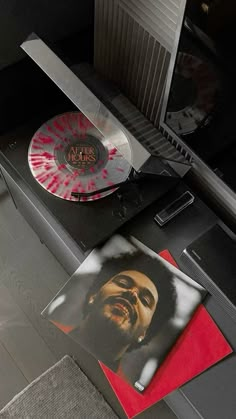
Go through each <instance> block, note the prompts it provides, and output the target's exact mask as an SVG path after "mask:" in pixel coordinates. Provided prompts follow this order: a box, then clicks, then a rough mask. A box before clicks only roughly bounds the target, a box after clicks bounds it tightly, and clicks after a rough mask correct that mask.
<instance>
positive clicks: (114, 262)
mask: <svg viewBox="0 0 236 419" xmlns="http://www.w3.org/2000/svg"><path fill="white" fill-rule="evenodd" d="M205 295H206V291H205V289H204V288H202V287H201V286H200V285H199V284H197V283H196V282H195V281H193V280H192V279H191V278H189V277H188V276H187V275H185V274H184V273H182V272H181V271H179V270H178V269H177V268H176V267H174V266H173V265H171V264H170V263H169V262H167V261H165V260H163V258H161V257H160V256H158V255H157V254H156V253H155V252H153V251H152V250H150V249H148V248H147V247H146V246H145V245H143V244H142V243H141V242H139V241H138V240H136V239H135V238H133V237H130V238H129V239H127V238H124V237H122V236H120V235H115V236H113V237H112V238H111V239H110V240H109V241H108V242H107V243H106V244H105V245H104V246H103V247H102V248H99V249H95V250H93V251H92V252H91V253H90V255H89V256H88V257H87V258H86V260H85V261H84V262H83V263H82V265H81V266H80V267H79V268H78V269H77V271H76V272H75V273H74V275H72V277H71V278H70V279H69V281H68V282H67V283H66V285H65V286H64V287H63V288H62V289H61V290H60V291H59V293H58V294H57V295H56V296H55V298H54V299H53V300H52V301H51V302H50V304H49V305H48V306H47V307H46V308H45V310H44V311H43V313H42V314H43V316H45V317H46V318H48V319H49V320H50V321H51V322H52V323H54V325H56V326H57V327H58V328H59V329H61V330H62V331H63V332H65V333H66V334H68V335H69V336H71V337H72V338H73V339H74V340H75V341H77V342H78V343H79V344H81V345H82V346H83V347H84V348H85V349H87V350H88V351H89V352H90V353H91V354H93V355H94V357H95V358H97V359H98V360H99V361H100V362H102V363H103V364H105V365H106V366H107V367H108V368H109V369H110V370H111V371H113V372H114V373H116V374H117V375H118V376H120V377H121V378H123V379H124V380H126V381H127V382H128V383H129V384H131V385H132V386H133V387H134V388H135V390H137V391H138V392H141V393H143V392H144V394H145V391H144V390H145V389H146V388H147V386H148V385H149V384H150V382H151V381H152V378H153V376H154V375H155V372H156V371H157V370H158V369H159V368H160V366H161V364H162V363H163V360H164V359H165V357H166V356H167V355H168V353H169V352H170V350H171V348H172V347H173V345H174V343H175V342H176V340H177V338H178V337H179V336H180V334H181V333H182V332H183V330H184V329H185V327H186V325H187V324H188V323H189V321H190V319H191V318H192V316H193V314H194V312H195V311H196V309H197V307H198V306H199V304H200V303H201V301H202V299H203V298H204V296H205Z"/></svg>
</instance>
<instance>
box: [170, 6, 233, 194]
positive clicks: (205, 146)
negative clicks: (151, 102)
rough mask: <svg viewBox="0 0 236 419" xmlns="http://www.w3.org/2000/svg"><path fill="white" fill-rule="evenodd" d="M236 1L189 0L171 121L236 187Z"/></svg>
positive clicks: (209, 163) (176, 64) (171, 105)
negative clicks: (235, 58)
mask: <svg viewBox="0 0 236 419" xmlns="http://www.w3.org/2000/svg"><path fill="white" fill-rule="evenodd" d="M235 22H236V3H235V2H234V1H233V0H226V1H223V0H206V1H204V2H202V1H199V0H195V1H192V0H188V1H187V7H186V13H185V19H184V24H183V27H182V31H181V36H180V42H179V48H178V53H177V59H176V63H175V70H174V76H173V79H172V84H171V90H170V97H169V102H168V105H167V112H166V115H165V122H166V124H167V125H168V126H169V127H170V128H171V129H172V130H173V131H174V132H175V133H176V134H177V135H178V136H179V137H180V138H181V139H182V140H183V141H184V142H185V143H186V144H187V145H188V146H189V147H190V148H191V149H192V150H193V151H194V152H195V153H196V154H197V155H199V156H200V157H201V158H202V159H203V160H204V161H205V163H207V164H208V166H210V167H211V168H212V169H213V171H215V173H216V174H217V175H218V176H219V177H220V178H221V179H222V180H223V181H224V182H225V183H226V184H227V185H228V186H230V187H231V188H232V189H233V191H236V168H235V167H236V166H235V163H236V101H235V98H236V73H235V70H236V68H235V64H234V51H235V41H236V27H235Z"/></svg>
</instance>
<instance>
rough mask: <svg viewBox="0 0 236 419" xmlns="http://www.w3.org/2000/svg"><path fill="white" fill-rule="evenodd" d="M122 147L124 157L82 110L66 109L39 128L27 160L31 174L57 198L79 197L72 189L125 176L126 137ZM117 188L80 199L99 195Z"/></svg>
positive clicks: (127, 168) (102, 184)
mask: <svg viewBox="0 0 236 419" xmlns="http://www.w3.org/2000/svg"><path fill="white" fill-rule="evenodd" d="M123 150H124V153H123V155H124V156H125V158H124V157H123V156H122V155H121V154H120V153H119V151H118V150H117V149H116V148H115V147H114V144H110V143H109V141H108V139H106V138H104V137H103V136H102V135H101V134H100V132H99V131H98V130H97V129H96V128H95V127H94V125H92V123H91V122H90V121H89V120H88V119H87V118H86V117H85V116H84V115H83V114H82V113H81V112H67V113H64V114H61V115H57V116H55V117H54V118H52V119H50V120H49V121H47V122H46V123H44V124H43V125H42V126H41V127H40V128H39V129H38V131H37V132H36V133H35V134H34V136H33V138H32V140H31V143H30V146H29V152H28V160H29V166H30V169H31V172H32V174H33V176H34V178H35V179H36V180H37V181H38V182H39V184H40V185H41V186H42V187H43V188H44V189H46V190H47V191H48V192H50V193H51V194H53V195H55V196H57V197H59V198H62V199H66V200H69V201H78V198H76V197H73V196H71V193H72V192H79V193H90V192H93V191H99V190H100V189H104V188H107V187H108V186H113V185H115V184H117V183H120V182H123V181H125V180H126V179H127V177H128V175H129V173H130V170H131V166H130V164H129V163H128V161H130V157H131V149H130V145H129V141H128V139H127V143H126V144H124V147H123ZM126 158H127V160H126ZM116 189H117V188H114V189H111V190H108V191H105V192H102V193H99V192H98V193H97V194H95V195H92V196H83V197H81V198H80V200H81V201H93V200H96V199H100V198H103V197H105V196H107V195H109V194H111V193H112V192H114V191H115V190H116Z"/></svg>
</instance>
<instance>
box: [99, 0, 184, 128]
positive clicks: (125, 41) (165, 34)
mask: <svg viewBox="0 0 236 419" xmlns="http://www.w3.org/2000/svg"><path fill="white" fill-rule="evenodd" d="M180 1H181V0H95V39H94V47H95V48H94V51H95V54H94V66H95V69H96V70H97V71H98V72H99V73H101V74H102V75H103V76H105V77H106V78H107V79H110V80H112V81H114V82H115V83H116V84H117V85H118V86H119V88H120V89H121V91H122V92H123V93H124V94H125V95H126V96H127V97H128V98H129V99H130V100H131V101H132V102H133V104H134V105H135V106H136V107H137V109H138V110H139V111H141V112H142V114H144V115H145V116H146V117H147V118H148V119H149V121H151V122H152V123H153V125H154V126H155V127H158V126H159V120H160V114H161V106H162V99H163V94H164V87H165V81H166V74H167V69H168V65H169V60H170V54H171V51H172V47H173V43H174V38H175V31H176V25H177V20H178V13H179V6H180Z"/></svg>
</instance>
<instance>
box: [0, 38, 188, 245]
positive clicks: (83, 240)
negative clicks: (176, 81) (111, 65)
mask: <svg viewBox="0 0 236 419" xmlns="http://www.w3.org/2000/svg"><path fill="white" fill-rule="evenodd" d="M22 48H23V49H24V51H25V52H26V53H27V54H28V55H29V56H30V57H31V58H32V59H33V60H34V61H35V62H36V64H38V66H39V67H40V68H41V69H42V70H43V71H44V72H45V73H46V75H47V76H48V77H49V78H50V79H51V80H52V81H53V82H54V83H55V86H53V89H54V90H55V92H56V95H58V91H59V89H60V90H61V91H62V93H60V94H59V96H60V99H61V100H59V101H58V102H57V103H54V106H52V107H51V108H50V109H49V110H48V109H47V110H45V111H44V110H43V111H42V114H41V113H40V114H38V115H37V116H36V117H35V118H31V119H30V120H29V121H28V122H27V124H25V125H22V126H20V127H19V126H18V127H17V128H16V129H15V130H14V131H12V132H10V133H9V132H8V133H7V134H5V135H4V136H3V137H2V141H3V139H4V142H5V143H7V147H6V148H5V150H4V153H3V154H2V158H7V159H8V161H10V163H11V165H12V166H13V167H14V169H16V170H17V171H18V173H19V174H20V176H21V177H22V178H23V180H24V181H25V182H27V184H28V185H29V187H30V188H31V190H32V191H33V192H34V193H35V194H36V195H37V197H38V198H39V199H40V200H41V202H42V203H43V204H44V205H45V206H46V207H47V209H48V210H49V211H50V212H51V213H52V214H53V215H54V217H55V218H56V219H57V221H59V222H60V224H61V225H62V226H63V228H64V229H65V230H66V231H67V232H68V233H69V234H70V235H71V237H72V238H73V239H74V240H75V241H76V242H77V244H79V246H80V248H81V250H82V251H87V250H88V249H91V248H93V247H94V246H96V245H97V244H98V243H100V242H102V241H103V240H105V239H107V237H109V236H110V235H111V234H112V233H113V232H114V231H115V230H117V229H118V228H119V227H121V226H122V225H123V224H124V223H126V222H127V221H128V220H130V219H131V218H132V217H134V216H135V215H136V214H138V213H139V212H140V211H142V210H143V209H144V208H146V207H147V206H148V205H150V204H151V203H153V202H154V201H156V200H157V199H158V198H160V197H161V196H163V195H164V194H166V193H167V192H168V191H169V190H170V189H171V188H173V187H174V186H176V185H177V183H178V181H179V179H180V178H181V177H182V176H183V175H184V174H185V173H186V172H187V171H188V170H189V167H190V166H189V165H188V164H186V163H185V161H184V159H183V158H181V159H180V161H176V160H173V159H171V158H168V156H166V155H165V154H160V153H158V152H152V153H151V152H150V151H149V150H148V149H147V148H145V147H144V146H143V145H142V144H141V143H142V142H143V144H145V141H146V143H147V144H148V141H147V140H148V139H149V137H148V133H150V132H151V136H152V138H153V136H155V138H156V139H157V140H161V137H162V135H161V133H160V132H159V131H158V130H157V129H155V128H154V127H153V126H152V124H151V123H149V122H148V121H147V120H146V119H145V118H144V117H143V115H142V114H141V113H139V111H137V109H136V108H135V107H134V106H133V105H132V104H130V102H129V101H128V100H127V101H125V98H123V104H122V103H120V104H117V100H116V101H114V100H113V99H114V97H115V98H117V92H116V95H114V87H113V88H112V87H111V86H110V85H109V84H108V85H106V84H105V85H104V82H101V81H100V82H99V78H96V75H95V74H94V72H93V70H92V69H91V67H89V66H87V65H79V66H74V67H72V68H69V67H67V66H66V65H65V64H64V62H63V61H62V60H61V59H60V58H59V57H58V56H57V55H56V54H55V53H54V52H53V51H52V50H51V49H50V48H49V47H48V46H47V45H46V44H45V43H44V42H43V41H42V40H41V39H40V38H38V37H37V35H35V34H32V35H31V36H30V37H29V38H28V39H27V40H26V41H25V42H24V43H23V44H22ZM35 68H37V66H35ZM42 88H43V87H42ZM112 89H113V90H112ZM92 90H94V91H95V94H96V96H95V94H93V93H92ZM98 97H100V99H101V100H100V99H99V98H98ZM112 97H113V99H112ZM118 97H119V99H121V98H122V96H121V95H120V96H119V95H118ZM67 98H68V99H69V100H68V99H67ZM45 100H46V101H47V97H45ZM121 102H122V100H121ZM124 102H125V106H124ZM109 107H110V109H111V110H109V109H108V108H109ZM45 109H46V107H45ZM132 112H136V113H137V115H138V118H134V120H132V116H130V115H132ZM115 114H116V115H115ZM140 122H141V124H140Z"/></svg>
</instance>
